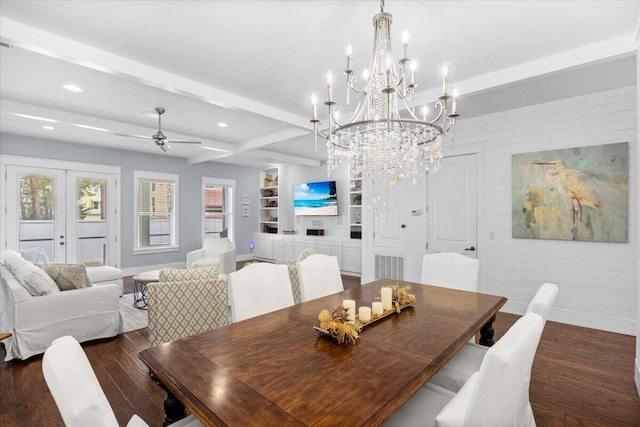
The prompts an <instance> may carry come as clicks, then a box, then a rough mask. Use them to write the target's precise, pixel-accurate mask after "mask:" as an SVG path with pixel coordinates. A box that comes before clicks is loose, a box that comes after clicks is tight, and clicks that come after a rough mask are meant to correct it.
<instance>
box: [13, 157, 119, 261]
mask: <svg viewBox="0 0 640 427" xmlns="http://www.w3.org/2000/svg"><path fill="white" fill-rule="evenodd" d="M118 176H119V175H116V174H111V173H100V172H88V171H79V170H68V169H52V168H44V167H34V166H28V165H7V166H6V183H5V186H6V187H5V188H6V202H5V203H6V231H5V235H6V244H5V246H6V247H7V248H8V249H13V250H22V249H28V248H32V247H37V246H42V247H43V248H44V250H45V251H46V253H47V256H48V258H49V261H50V262H59V263H84V264H86V265H112V266H118V264H119V259H118V258H119V256H118V255H119V250H118V243H117V240H118V239H117V236H118V227H117V217H116V211H117V206H116V205H117V200H118V198H117V195H116V183H117V181H118Z"/></svg>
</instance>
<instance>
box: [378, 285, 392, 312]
mask: <svg viewBox="0 0 640 427" xmlns="http://www.w3.org/2000/svg"><path fill="white" fill-rule="evenodd" d="M391 295H392V291H391V288H382V289H380V300H381V301H382V308H383V309H384V310H391Z"/></svg>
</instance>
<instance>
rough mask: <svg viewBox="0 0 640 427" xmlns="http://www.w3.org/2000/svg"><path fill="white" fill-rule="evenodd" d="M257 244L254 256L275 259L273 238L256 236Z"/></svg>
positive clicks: (255, 241)
mask: <svg viewBox="0 0 640 427" xmlns="http://www.w3.org/2000/svg"><path fill="white" fill-rule="evenodd" d="M253 242H254V244H255V246H254V248H253V256H254V258H258V259H264V260H272V259H273V240H271V239H264V238H262V237H257V236H256V237H254V239H253Z"/></svg>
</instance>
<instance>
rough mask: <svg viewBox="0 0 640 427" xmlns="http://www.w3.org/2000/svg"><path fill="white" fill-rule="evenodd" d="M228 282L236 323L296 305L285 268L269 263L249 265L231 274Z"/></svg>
mask: <svg viewBox="0 0 640 427" xmlns="http://www.w3.org/2000/svg"><path fill="white" fill-rule="evenodd" d="M227 279H228V281H229V301H230V305H231V318H232V319H233V321H234V322H239V321H240V320H244V319H248V318H250V317H255V316H259V315H261V314H265V313H269V312H271V311H275V310H280V309H281V308H285V307H289V306H292V305H293V304H294V302H293V291H292V290H291V281H290V280H289V270H288V269H287V266H286V265H276V264H270V263H266V262H259V263H255V264H250V265H246V266H245V267H243V268H241V269H240V270H238V271H235V272H233V273H229V275H228V276H227Z"/></svg>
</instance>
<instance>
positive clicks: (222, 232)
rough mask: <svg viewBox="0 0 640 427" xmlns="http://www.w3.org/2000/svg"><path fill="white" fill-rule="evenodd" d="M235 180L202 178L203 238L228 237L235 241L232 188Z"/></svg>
mask: <svg viewBox="0 0 640 427" xmlns="http://www.w3.org/2000/svg"><path fill="white" fill-rule="evenodd" d="M235 184H236V182H235V180H232V179H222V178H202V190H203V194H202V197H203V207H204V209H203V210H204V212H203V237H204V238H205V239H206V238H207V237H215V236H218V237H228V238H229V240H231V241H232V242H233V241H235V230H234V228H235V227H234V217H233V212H234V210H233V206H234V197H235V195H234V194H235V193H234V188H235Z"/></svg>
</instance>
